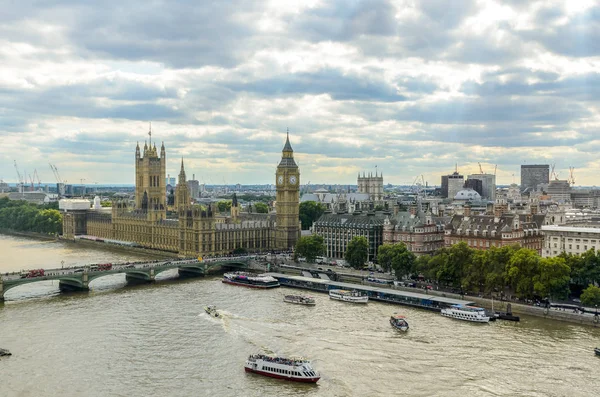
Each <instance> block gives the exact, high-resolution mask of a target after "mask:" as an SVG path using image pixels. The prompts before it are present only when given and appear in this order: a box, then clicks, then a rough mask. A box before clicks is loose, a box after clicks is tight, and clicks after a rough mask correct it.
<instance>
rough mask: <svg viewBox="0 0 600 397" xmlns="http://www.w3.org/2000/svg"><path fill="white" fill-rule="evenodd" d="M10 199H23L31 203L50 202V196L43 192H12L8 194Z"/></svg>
mask: <svg viewBox="0 0 600 397" xmlns="http://www.w3.org/2000/svg"><path fill="white" fill-rule="evenodd" d="M8 198H9V199H10V200H23V201H27V202H28V203H32V204H38V205H39V204H46V203H49V202H50V196H49V195H47V194H46V193H44V192H23V193H17V192H12V193H9V194H8Z"/></svg>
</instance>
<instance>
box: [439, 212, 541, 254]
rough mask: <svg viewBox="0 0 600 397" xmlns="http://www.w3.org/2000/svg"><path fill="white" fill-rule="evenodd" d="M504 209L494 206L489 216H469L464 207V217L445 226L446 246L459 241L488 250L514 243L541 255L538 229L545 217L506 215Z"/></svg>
mask: <svg viewBox="0 0 600 397" xmlns="http://www.w3.org/2000/svg"><path fill="white" fill-rule="evenodd" d="M504 210H505V208H504V207H503V206H500V205H496V206H494V214H492V215H471V213H470V208H469V207H468V206H465V211H464V214H463V215H454V216H453V217H452V219H451V221H450V222H449V223H448V224H446V226H445V236H444V240H445V245H446V246H447V247H448V246H451V245H453V244H457V243H459V242H461V241H464V242H466V243H467V245H468V246H469V247H471V248H475V249H479V250H487V249H489V248H490V247H503V246H507V245H513V244H517V245H519V246H521V247H525V248H530V249H533V250H535V251H537V252H538V253H539V254H541V253H542V247H543V242H544V236H543V235H542V231H541V227H542V225H543V224H544V217H545V215H539V214H526V215H525V214H512V213H505V212H504Z"/></svg>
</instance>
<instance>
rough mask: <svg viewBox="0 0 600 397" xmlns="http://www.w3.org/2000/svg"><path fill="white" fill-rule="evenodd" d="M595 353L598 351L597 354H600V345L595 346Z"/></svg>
mask: <svg viewBox="0 0 600 397" xmlns="http://www.w3.org/2000/svg"><path fill="white" fill-rule="evenodd" d="M594 353H596V355H597V356H600V347H595V348H594Z"/></svg>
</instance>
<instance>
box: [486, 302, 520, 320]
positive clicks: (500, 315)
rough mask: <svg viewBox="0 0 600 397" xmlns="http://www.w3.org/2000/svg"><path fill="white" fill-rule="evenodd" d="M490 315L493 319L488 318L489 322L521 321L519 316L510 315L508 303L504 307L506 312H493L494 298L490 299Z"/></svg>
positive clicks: (510, 308) (510, 310)
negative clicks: (496, 320)
mask: <svg viewBox="0 0 600 397" xmlns="http://www.w3.org/2000/svg"><path fill="white" fill-rule="evenodd" d="M492 313H493V314H492V316H493V317H490V321H493V320H495V319H498V320H506V321H521V318H520V317H519V316H515V315H513V314H512V307H511V304H510V303H509V304H507V305H506V312H495V311H494V298H492Z"/></svg>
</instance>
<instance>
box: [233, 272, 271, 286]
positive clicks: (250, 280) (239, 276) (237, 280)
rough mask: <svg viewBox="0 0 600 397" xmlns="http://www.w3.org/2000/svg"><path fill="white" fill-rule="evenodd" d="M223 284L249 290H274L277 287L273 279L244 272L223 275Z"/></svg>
mask: <svg viewBox="0 0 600 397" xmlns="http://www.w3.org/2000/svg"><path fill="white" fill-rule="evenodd" d="M223 282H224V283H227V284H232V285H241V286H243V287H249V288H263V289H264V288H275V287H279V281H277V279H276V278H275V277H271V276H267V275H264V274H258V275H256V274H252V273H246V272H231V273H225V274H224V275H223Z"/></svg>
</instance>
